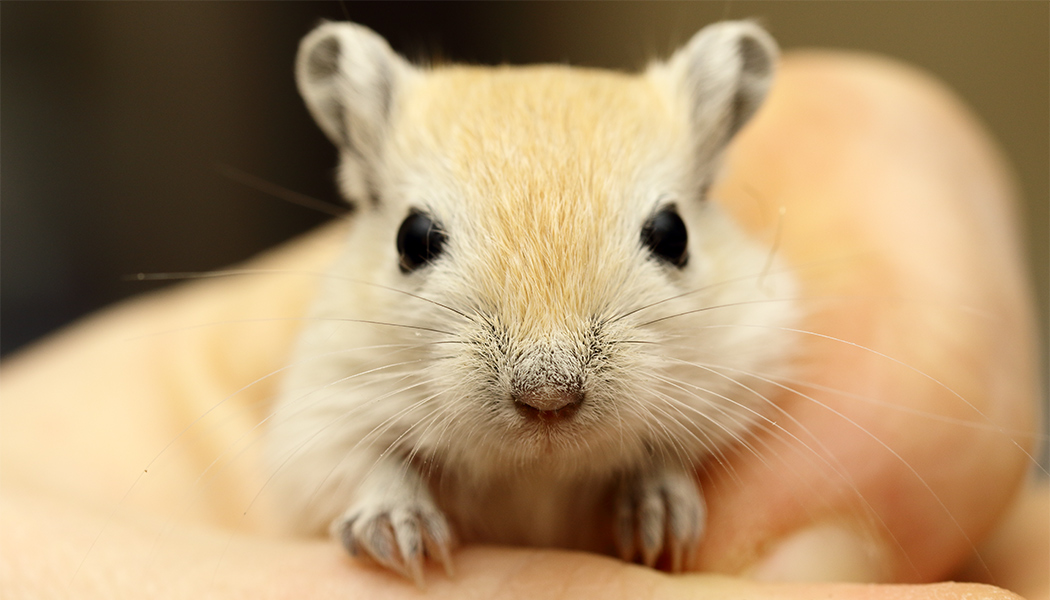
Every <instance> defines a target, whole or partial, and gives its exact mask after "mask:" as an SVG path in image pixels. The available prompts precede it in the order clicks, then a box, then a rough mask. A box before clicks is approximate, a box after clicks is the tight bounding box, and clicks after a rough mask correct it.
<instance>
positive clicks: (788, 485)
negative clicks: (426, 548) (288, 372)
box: [2, 55, 1046, 598]
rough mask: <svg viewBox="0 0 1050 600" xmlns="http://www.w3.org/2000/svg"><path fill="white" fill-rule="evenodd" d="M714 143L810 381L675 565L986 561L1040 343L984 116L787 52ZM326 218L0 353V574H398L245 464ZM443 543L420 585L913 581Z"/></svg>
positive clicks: (318, 587) (92, 588) (661, 589)
mask: <svg viewBox="0 0 1050 600" xmlns="http://www.w3.org/2000/svg"><path fill="white" fill-rule="evenodd" d="M727 167H728V175H727V177H726V179H725V181H723V182H722V184H721V185H720V187H719V188H718V189H717V190H715V193H714V196H715V197H716V198H718V199H719V200H720V201H722V202H723V203H725V204H726V206H727V207H728V208H729V209H730V210H731V211H732V212H734V213H735V214H736V215H737V217H738V218H739V219H740V220H741V221H742V222H744V223H745V224H747V225H748V226H749V227H750V228H751V229H752V230H753V231H754V232H755V234H756V235H760V236H762V235H764V236H766V238H767V239H768V240H769V241H770V242H771V243H772V240H773V238H775V237H777V236H776V235H775V234H774V231H775V230H776V229H777V223H778V220H780V223H781V224H782V230H781V232H780V235H779V246H780V248H779V251H780V252H781V253H782V254H783V255H784V256H785V259H786V260H787V261H788V263H789V264H791V265H793V266H794V267H795V269H796V271H797V273H798V274H799V277H800V279H801V280H802V282H803V288H804V296H805V297H804V303H805V305H806V306H807V308H808V309H810V313H809V315H808V317H807V322H806V323H805V326H804V328H803V329H805V330H806V331H807V332H811V333H805V334H801V333H800V334H799V344H800V345H801V346H802V348H803V349H804V352H803V354H804V355H805V356H806V357H807V361H806V363H807V364H806V365H804V366H805V376H804V379H805V384H804V385H802V384H791V385H790V387H792V388H793V389H797V390H798V391H802V392H804V394H805V395H802V394H799V393H792V392H787V391H785V393H784V394H783V395H782V397H781V398H779V399H778V402H779V405H780V406H781V407H783V409H784V411H785V413H783V418H782V419H780V418H778V419H777V421H778V423H777V425H778V428H776V429H773V430H772V431H767V432H759V434H758V436H757V437H756V439H755V441H753V442H752V443H751V447H752V448H754V449H756V450H757V452H756V453H748V452H740V453H738V454H737V455H736V456H734V457H732V458H731V459H730V460H728V461H727V462H726V463H725V464H723V465H711V466H710V468H709V469H708V470H707V471H706V472H705V473H704V475H703V478H704V489H705V492H706V497H707V500H708V502H709V508H710V522H709V527H708V533H707V537H706V541H705V544H704V547H703V550H702V553H701V556H700V557H699V560H698V564H697V565H696V566H697V567H699V568H703V569H705V570H712V571H717V572H722V573H730V574H739V573H750V574H752V575H755V576H761V577H766V578H771V579H780V580H785V579H786V580H791V579H794V580H807V579H808V580H828V579H832V580H834V579H838V580H860V581H911V582H922V581H934V580H939V579H942V578H945V577H949V576H951V575H952V573H953V570H954V569H955V568H957V567H959V566H960V565H961V564H962V563H964V562H965V561H966V559H967V558H968V557H969V556H970V555H971V554H973V553H974V552H975V551H978V552H979V553H980V555H981V556H982V558H983V562H984V567H980V566H978V567H977V569H978V572H981V571H984V572H985V573H984V574H985V575H986V576H988V577H986V580H990V581H993V582H995V583H997V584H1000V585H1006V586H1009V585H1010V584H1011V580H1010V579H1009V578H1005V579H1001V578H1000V574H999V573H1000V572H997V571H995V569H994V568H995V567H996V565H998V564H999V563H998V562H997V560H996V557H997V556H1000V554H997V552H999V550H994V549H988V550H986V549H985V548H983V547H979V544H978V542H979V541H980V540H981V539H982V538H984V537H985V535H986V534H987V533H988V532H989V531H990V530H991V529H992V528H993V527H994V526H995V525H996V523H998V522H999V521H1000V520H1001V517H1002V514H1003V511H1004V510H1005V509H1006V508H1007V506H1008V505H1009V504H1010V502H1011V499H1012V498H1013V496H1014V494H1015V492H1016V489H1017V486H1018V485H1019V483H1020V481H1021V479H1022V477H1023V474H1024V472H1025V470H1026V469H1027V468H1028V467H1029V463H1028V457H1027V456H1026V455H1025V453H1024V452H1023V451H1022V449H1023V448H1028V447H1030V446H1031V445H1032V439H1033V438H1032V434H1031V431H1032V429H1033V427H1034V422H1035V417H1034V410H1035V407H1034V400H1035V390H1034V382H1033V379H1034V375H1033V374H1034V364H1035V351H1034V349H1033V343H1032V340H1031V337H1030V333H1029V332H1030V330H1031V322H1032V319H1031V314H1030V309H1029V307H1028V300H1027V296H1026V287H1025V284H1024V281H1023V276H1022V274H1021V270H1020V266H1019V262H1020V261H1019V259H1018V256H1017V251H1016V247H1015V246H1016V241H1015V240H1016V232H1015V231H1014V229H1013V224H1012V223H1011V221H1010V211H1011V206H1010V204H1009V203H1010V198H1011V191H1010V189H1009V186H1008V184H1007V183H1006V182H1005V177H1004V176H1003V174H1002V168H1001V166H1000V165H999V164H998V158H997V157H996V155H995V154H994V152H992V151H991V150H989V148H988V145H987V142H986V141H985V140H984V138H983V136H982V134H981V133H980V132H979V131H977V130H976V128H975V127H974V125H973V124H972V121H971V120H970V118H969V117H968V116H966V115H965V114H964V113H963V112H961V111H960V109H958V108H957V107H956V106H955V105H954V104H953V102H952V101H951V100H950V99H948V98H947V97H945V96H943V95H942V93H941V92H940V91H938V90H936V89H934V88H932V87H930V84H929V83H928V82H926V81H925V80H923V79H921V78H919V77H917V76H915V75H912V74H909V73H906V72H902V71H900V70H899V68H897V67H892V66H887V65H882V64H879V63H872V62H868V61H865V60H859V59H851V58H842V57H831V56H818V55H810V56H797V57H794V58H791V59H788V60H787V61H786V63H785V66H784V68H783V70H782V73H781V75H780V79H779V82H778V84H777V87H776V88H775V90H774V93H773V94H772V96H771V98H770V100H769V105H768V106H767V107H766V108H765V109H764V110H763V112H762V113H760V115H759V116H758V118H757V119H756V121H755V123H754V124H753V125H752V126H750V127H749V128H748V129H747V130H746V131H745V132H744V133H743V134H742V137H741V139H740V140H738V143H737V144H736V145H735V147H734V149H733V151H732V153H731V155H730V156H729V157H728V164H727ZM780 207H784V213H783V217H779V215H780V212H779V209H780ZM781 219H782V220H781ZM339 235H340V227H339V226H334V227H330V228H329V229H327V230H326V231H323V232H319V233H317V234H314V235H313V236H311V238H310V239H309V240H307V241H300V242H298V243H296V244H294V245H292V246H290V247H288V248H285V249H282V250H280V251H278V253H276V254H275V255H272V256H269V257H266V258H263V259H261V260H260V261H258V262H256V263H254V264H252V265H249V266H248V267H247V268H248V269H249V270H259V271H260V274H259V275H257V276H247V277H243V278H240V277H238V278H228V279H221V280H211V281H205V282H196V283H194V284H191V285H188V286H184V287H183V288H180V289H178V290H175V291H172V292H169V293H166V294H162V295H158V296H155V297H151V298H146V299H143V300H139V301H136V302H133V303H131V304H127V305H124V306H121V307H117V308H115V309H113V310H111V311H109V312H107V313H105V314H103V315H101V316H99V317H96V318H95V319H92V320H91V321H88V322H86V323H84V324H82V325H80V326H78V327H76V328H74V329H72V330H70V331H67V332H65V333H63V334H61V335H60V336H59V337H58V338H56V339H53V340H51V341H49V342H45V343H44V344H43V345H40V346H38V347H36V348H34V349H32V350H30V351H29V352H27V353H25V354H24V355H22V356H20V357H17V358H16V359H14V360H13V361H11V362H10V363H9V364H7V365H5V367H4V370H3V379H2V381H3V396H4V397H3V411H4V412H3V423H4V436H3V440H2V443H3V448H2V450H3V453H2V460H3V464H2V466H3V472H4V480H5V481H4V489H3V498H4V503H5V509H4V511H3V515H2V518H3V519H4V523H3V535H4V537H5V538H6V539H5V541H4V544H3V547H4V548H5V550H4V553H5V556H4V565H5V570H4V574H3V578H4V580H5V582H6V583H5V589H14V590H16V591H17V590H20V591H22V592H23V593H24V595H25V596H27V597H36V596H39V595H40V594H39V592H40V591H41V590H46V589H53V590H56V591H63V590H65V591H69V592H70V593H71V595H74V596H77V597H91V596H92V595H95V596H114V595H116V596H121V595H127V596H131V595H136V596H141V595H152V596H163V595H169V596H186V595H190V594H201V593H204V592H208V591H210V592H212V593H213V594H215V595H219V596H226V595H245V596H248V595H250V596H252V597H267V596H268V595H269V596H275V597H279V596H285V595H295V596H298V597H319V598H323V597H328V596H332V597H340V598H341V597H345V596H346V595H352V594H360V595H362V596H368V597H372V596H374V595H380V594H385V595H387V596H391V597H397V596H399V595H409V594H415V593H417V592H416V590H415V588H413V587H412V586H410V585H407V584H406V583H405V582H403V581H401V580H400V579H398V578H396V577H393V576H390V575H389V574H387V573H385V572H381V571H377V570H373V569H370V568H368V567H367V566H362V565H358V564H356V563H354V562H352V561H350V560H349V559H348V558H346V557H345V556H344V555H343V553H342V552H341V550H340V549H339V548H338V547H337V546H336V545H335V544H332V543H330V542H327V541H317V540H295V539H288V538H283V537H278V536H274V535H273V533H272V532H273V531H274V529H275V527H274V525H273V522H274V521H275V518H274V513H273V510H274V508H273V507H270V506H267V504H266V497H265V494H262V495H260V494H259V492H260V490H264V489H265V485H266V478H267V474H266V472H265V469H264V468H263V467H262V466H261V465H262V461H261V460H260V459H259V457H258V450H259V444H258V443H256V440H257V437H258V435H259V433H260V429H259V428H257V427H256V426H257V425H258V424H259V423H260V422H262V421H264V419H265V417H266V414H267V404H266V403H267V401H268V399H269V398H270V396H271V394H272V391H273V387H272V384H273V380H274V379H275V377H276V376H279V369H280V367H281V365H282V364H283V361H284V360H285V359H286V353H287V351H288V349H289V348H290V346H291V345H292V343H293V340H294V336H295V331H296V325H297V323H296V321H295V318H296V317H297V316H298V315H301V314H302V313H303V311H304V307H305V304H306V303H307V302H308V299H309V297H310V294H311V292H312V283H313V278H312V277H311V276H310V275H309V274H310V273H319V272H321V271H323V268H324V264H325V262H326V261H327V260H328V258H329V257H330V256H331V253H332V251H333V249H334V248H335V247H336V246H337V245H338V243H339ZM146 334H155V335H146ZM813 334H816V335H813ZM833 338H834V339H833ZM836 339H837V340H845V341H844V342H843V341H835V340H836ZM887 357H890V358H887ZM271 375H273V376H271ZM249 384H251V385H249ZM245 386H248V387H245ZM242 388H243V389H242ZM956 394H958V395H956ZM220 401H222V402H221V403H220ZM217 403H220V404H218V407H217V408H215V409H213V408H212V407H213V406H215V405H216V404H217ZM788 415H789V416H788ZM202 416H203V418H202ZM168 442H172V444H171V445H170V446H167V444H168ZM154 457H157V458H156V459H154ZM202 473H203V474H205V477H204V478H203V480H201V481H198V478H200V477H201V475H202ZM129 488H130V490H131V492H130V493H128V494H127V496H125V495H124V494H125V492H126V491H127V490H128V489H129ZM1041 497H1042V498H1043V500H1042V502H1043V505H1042V506H1044V507H1045V493H1043V495H1042V496H1041ZM112 506H116V507H117V508H116V510H115V511H114V510H113V509H112V508H110V507H112ZM1027 514H1029V515H1031V514H1033V513H1032V512H1031V511H1029V513H1027ZM1036 514H1037V511H1036ZM1043 514H1044V517H1045V509H1044V510H1043ZM814 526H815V527H817V529H811V527H814ZM1022 529H1023V528H1022ZM1045 530H1046V528H1045V526H1044V527H1043V531H1044V532H1045ZM100 531H101V532H102V533H101V534H99V532H100ZM799 532H802V533H799ZM806 532H811V533H806ZM795 534H799V535H800V536H801V537H793V536H794V535H795ZM790 539H794V540H795V541H794V543H793V545H792V543H790V542H789V543H788V545H780V544H783V543H784V540H790ZM1011 540H1014V541H1011ZM1016 540H1017V538H1016V536H1014V537H1011V536H1010V535H1007V536H1006V541H1004V542H1002V543H1001V545H1000V546H999V547H1000V548H1007V549H1011V548H1016V547H1017V544H1019V543H1021V542H1019V541H1016ZM12 548H18V550H19V552H18V553H17V554H15V553H13V552H12V551H11V549H12ZM1024 556H1025V558H1026V559H1028V560H1031V561H1033V562H1032V563H1031V564H1030V565H1029V566H1028V568H1027V569H1021V571H1023V572H1024V573H1026V574H1028V575H1031V573H1033V572H1034V573H1039V569H1040V564H1038V563H1037V562H1034V561H1037V560H1039V558H1040V556H1039V555H1038V554H1035V553H1027V554H1025V555H1024ZM455 560H456V566H457V574H456V576H455V578H453V579H451V580H449V579H446V578H445V577H444V576H443V575H441V574H438V573H437V572H436V571H435V572H432V573H428V577H427V581H428V593H430V594H433V595H435V596H441V595H443V594H444V595H448V596H453V597H463V596H466V595H468V594H475V595H478V596H492V595H497V594H505V595H507V596H509V597H514V596H515V595H520V596H529V597H542V595H543V594H544V593H546V594H551V595H555V594H564V595H566V596H569V595H573V594H576V595H581V596H597V595H600V594H605V593H618V594H621V595H624V596H635V595H643V594H648V595H652V596H658V597H667V596H673V595H674V594H679V593H680V594H682V595H685V594H691V595H695V594H696V593H697V592H698V591H699V590H703V592H704V593H705V594H708V595H716V594H722V595H724V596H725V597H736V596H742V597H752V598H753V597H765V596H768V597H794V596H798V597H806V598H811V597H814V596H815V595H817V594H820V595H832V596H835V595H838V596H839V597H869V596H870V597H886V598H892V597H894V596H906V595H908V594H911V595H912V596H914V594H915V593H916V590H915V589H913V588H909V587H907V586H904V587H897V586H877V587H868V586H850V585H842V584H834V585H831V584H823V585H821V584H777V585H774V584H752V583H748V582H747V581H745V580H742V579H729V578H725V577H721V576H718V577H716V576H708V575H688V576H680V577H679V576H675V577H672V576H667V575H663V574H660V573H657V572H654V571H651V570H647V569H643V568H640V567H635V566H631V565H626V564H623V563H620V562H618V561H615V560H613V559H609V558H604V557H597V556H591V555H586V554H580V553H568V552H561V551H550V550H531V549H529V550H524V549H507V548H478V547H473V548H464V549H462V550H461V551H459V552H457V554H456V556H455ZM1011 564H1012V565H1014V566H1015V567H1016V565H1017V563H1016V562H1012V563H1011ZM1045 564H1046V560H1045V554H1044V558H1043V562H1042V563H1041V565H1042V567H1044V568H1043V570H1042V573H1043V577H1042V579H1040V580H1039V581H1037V582H1036V583H1035V584H1031V583H1029V584H1027V585H1032V586H1033V587H1031V588H1026V590H1025V591H1027V590H1028V589H1031V590H1035V592H1033V593H1036V592H1039V588H1038V586H1039V585H1042V586H1043V587H1042V590H1043V591H1044V592H1045V589H1046V588H1045V586H1046V581H1045V580H1046V575H1045V573H1046V571H1045ZM985 567H986V568H985ZM1003 577H1005V575H1004V576H1003ZM1039 582H1041V583H1039ZM41 586H43V587H41ZM923 591H926V592H930V593H939V594H942V595H943V596H944V597H953V595H958V596H964V595H966V594H977V595H995V594H997V593H998V592H996V591H994V590H991V589H988V588H975V587H968V586H942V587H936V588H932V589H931V588H926V589H925V590H923ZM1019 591H1021V590H1020V589H1019ZM34 592H36V593H34Z"/></svg>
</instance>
